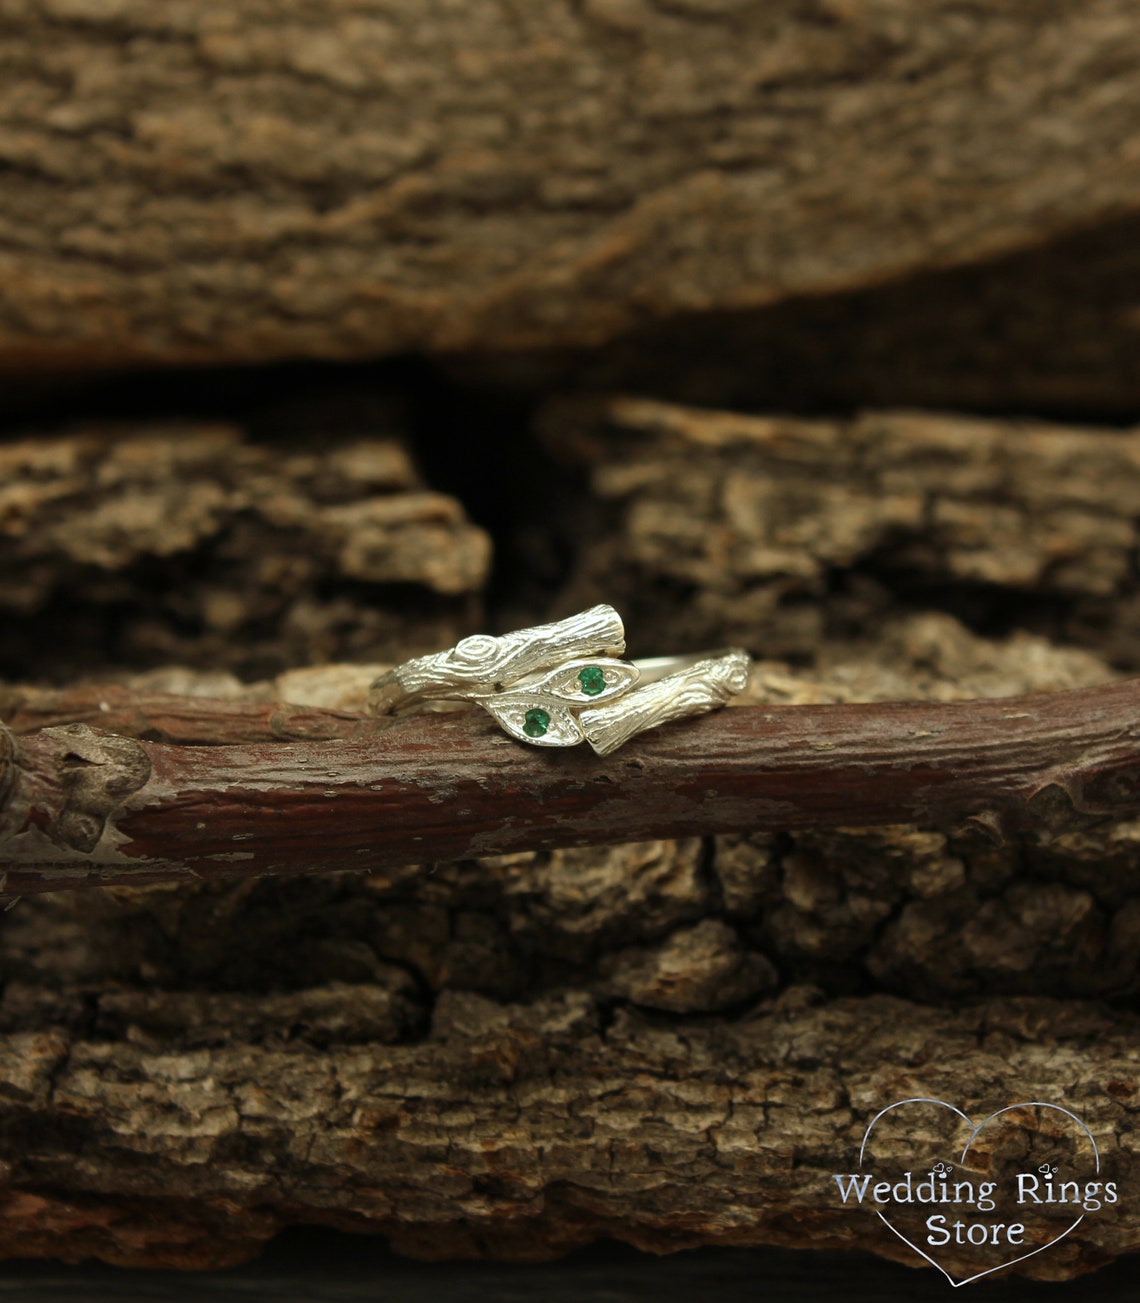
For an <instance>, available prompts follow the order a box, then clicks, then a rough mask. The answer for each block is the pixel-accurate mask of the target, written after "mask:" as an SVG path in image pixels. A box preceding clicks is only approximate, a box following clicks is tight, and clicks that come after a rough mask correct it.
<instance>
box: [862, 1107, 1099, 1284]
mask: <svg viewBox="0 0 1140 1303" xmlns="http://www.w3.org/2000/svg"><path fill="white" fill-rule="evenodd" d="M904 1104H938V1105H940V1106H941V1107H942V1108H946V1109H949V1110H950V1112H951V1113H954V1114H956V1115H957V1116H958V1117H960V1118H961V1119H962V1121H963V1122H965V1124H966V1125H967V1126H968V1127H970V1128H971V1130H970V1136H969V1139H968V1140H967V1141H966V1144H965V1147H964V1148H963V1150H962V1153H961V1156H960V1158H959V1160H958V1161H959V1162H960V1163H962V1164H965V1161H966V1155H967V1154H968V1153H969V1152H970V1147H971V1146H972V1145H973V1143H974V1141H975V1140H976V1139H977V1138H978V1134H979V1132H980V1131H981V1130H982V1128H983V1127H985V1126H987V1125H988V1124H989V1123H990V1122H992V1121H993V1120H994V1118H996V1117H1001V1115H1002V1114H1003V1113H1009V1112H1011V1111H1012V1110H1013V1109H1015V1108H1050V1109H1053V1110H1054V1111H1055V1112H1057V1113H1063V1114H1064V1115H1065V1116H1066V1117H1067V1118H1071V1119H1072V1120H1073V1121H1074V1122H1075V1123H1076V1124H1077V1126H1079V1127H1080V1128H1081V1130H1082V1131H1083V1132H1084V1133H1085V1135H1086V1136H1088V1138H1089V1144H1091V1145H1092V1151H1093V1160H1094V1163H1095V1166H1094V1168H1093V1170H1094V1172H1096V1173H1098V1174H1099V1172H1100V1150H1099V1149H1098V1148H1097V1143H1096V1140H1095V1138H1094V1137H1093V1133H1092V1132H1091V1131H1090V1130H1089V1129H1088V1127H1087V1126H1086V1125H1085V1123H1084V1122H1082V1121H1081V1119H1080V1118H1079V1117H1077V1115H1076V1114H1075V1113H1073V1112H1071V1111H1070V1110H1069V1109H1067V1108H1064V1107H1062V1105H1060V1104H1052V1103H1049V1102H1048V1101H1046V1100H1040V1099H1033V1100H1025V1101H1024V1102H1023V1103H1020V1104H1007V1105H1006V1106H1005V1107H1004V1108H999V1109H997V1110H995V1112H993V1113H991V1114H990V1115H989V1116H988V1117H985V1118H983V1119H982V1120H981V1122H979V1123H977V1124H976V1125H975V1124H974V1121H973V1119H972V1118H970V1117H969V1115H968V1114H966V1113H963V1112H962V1110H961V1109H960V1108H955V1107H954V1105H953V1104H947V1103H946V1101H945V1100H944V1099H933V1098H931V1097H929V1096H925V1095H918V1096H915V1097H914V1098H912V1099H899V1100H896V1101H895V1102H894V1103H893V1104H888V1105H887V1107H886V1108H884V1109H880V1110H879V1112H878V1113H876V1114H875V1116H874V1117H873V1118H872V1119H871V1120H870V1122H868V1123H867V1129H866V1131H864V1132H863V1143H862V1144H861V1145H860V1146H859V1167H860V1169H861V1168H862V1166H863V1155H864V1154H865V1153H866V1150H867V1141H868V1140H869V1139H870V1136H871V1130H872V1128H873V1127H874V1125H875V1123H876V1122H878V1120H879V1119H880V1118H881V1117H885V1116H886V1114H888V1113H890V1112H891V1110H892V1109H896V1108H901V1107H902V1106H903V1105H904ZM875 1215H876V1216H877V1217H878V1218H879V1220H880V1221H882V1222H883V1223H884V1224H885V1225H886V1226H887V1227H888V1229H890V1230H891V1231H893V1232H894V1233H895V1235H897V1236H898V1237H899V1239H900V1240H902V1242H903V1243H904V1244H905V1245H907V1247H908V1248H911V1249H913V1250H914V1251H915V1253H917V1254H918V1256H919V1257H920V1258H925V1259H926V1261H927V1262H929V1263H930V1265H931V1266H932V1267H937V1268H938V1270H939V1271H940V1272H941V1273H942V1274H943V1276H945V1277H946V1279H947V1280H948V1281H949V1282H950V1285H951V1287H952V1288H953V1289H959V1288H960V1287H961V1286H962V1285H969V1284H972V1283H973V1282H974V1281H975V1280H981V1279H982V1277H983V1276H990V1275H992V1274H993V1273H994V1272H995V1271H1004V1270H1005V1269H1006V1267H1012V1266H1014V1265H1015V1264H1016V1263H1018V1262H1024V1261H1025V1260H1026V1258H1032V1257H1035V1256H1036V1255H1037V1254H1038V1253H1044V1252H1045V1250H1046V1249H1051V1248H1052V1247H1053V1245H1054V1244H1060V1242H1061V1241H1062V1240H1063V1239H1064V1238H1065V1236H1066V1235H1068V1234H1070V1233H1071V1232H1072V1231H1074V1230H1076V1228H1077V1227H1078V1226H1079V1225H1080V1224H1081V1222H1083V1221H1084V1219H1085V1214H1084V1213H1081V1215H1080V1216H1079V1217H1078V1218H1077V1219H1076V1221H1074V1222H1073V1223H1072V1224H1071V1225H1070V1226H1067V1227H1066V1228H1065V1229H1064V1230H1063V1231H1062V1232H1061V1233H1060V1234H1059V1235H1055V1236H1054V1237H1053V1238H1052V1239H1051V1240H1048V1241H1046V1243H1044V1244H1041V1245H1038V1247H1037V1248H1036V1249H1031V1250H1030V1251H1029V1252H1028V1253H1023V1254H1021V1255H1020V1256H1019V1257H1016V1258H1010V1260H1009V1261H1008V1262H1002V1263H999V1264H998V1265H997V1266H996V1267H987V1268H986V1270H985V1271H979V1272H977V1273H976V1274H975V1275H973V1276H967V1277H966V1279H965V1280H955V1279H954V1277H953V1276H951V1275H950V1273H949V1272H948V1271H947V1270H946V1268H945V1267H943V1266H942V1264H941V1263H939V1262H936V1261H935V1260H934V1258H932V1257H931V1256H930V1254H929V1253H923V1251H922V1250H921V1249H920V1248H919V1247H918V1245H917V1244H914V1243H912V1242H911V1241H910V1240H908V1239H907V1237H906V1236H905V1235H904V1234H903V1233H902V1231H900V1230H899V1228H898V1227H897V1226H895V1225H894V1224H893V1223H892V1222H891V1221H890V1219H889V1218H887V1217H885V1216H884V1215H883V1214H882V1213H881V1212H879V1210H878V1209H877V1208H876V1209H875Z"/></svg>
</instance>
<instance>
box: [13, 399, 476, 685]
mask: <svg viewBox="0 0 1140 1303" xmlns="http://www.w3.org/2000/svg"><path fill="white" fill-rule="evenodd" d="M392 424H393V425H395V428H392V426H389V428H387V429H385V428H383V425H381V428H380V429H375V430H373V431H372V432H371V434H369V432H367V430H366V431H361V432H360V433H359V434H358V435H357V436H356V437H351V436H342V437H335V436H330V435H328V434H327V433H324V432H321V434H320V435H319V437H317V438H316V439H315V440H314V443H315V445H316V446H312V445H310V446H307V447H306V446H304V445H299V444H297V443H294V444H293V445H292V446H289V445H288V443H287V441H286V442H285V446H282V445H281V444H278V445H276V446H270V445H267V444H264V443H261V444H259V443H255V442H254V441H252V440H250V439H248V438H246V436H245V435H244V433H243V431H242V430H240V429H239V428H237V427H236V426H233V425H229V424H223V423H207V422H201V421H198V422H194V421H181V422H179V421H165V422H163V421H160V420H152V421H134V422H129V423H120V424H107V425H102V426H100V425H96V424H91V425H88V426H86V427H79V428H73V429H72V430H71V431H70V432H69V433H67V434H64V435H59V436H42V437H39V438H27V439H21V440H18V441H14V442H8V443H5V444H3V445H0V619H3V620H4V636H3V639H2V641H0V672H3V671H7V672H8V673H12V672H14V669H15V668H16V667H22V666H25V665H26V666H27V667H28V668H27V669H26V670H25V671H24V672H25V673H27V674H34V675H37V676H39V677H40V679H41V681H43V679H48V680H49V681H50V679H51V678H55V679H57V680H63V681H65V682H66V681H68V680H69V679H75V678H80V677H85V676H86V677H90V676H91V675H92V674H98V673H99V671H100V670H102V671H103V673H104V675H106V674H107V673H108V670H109V669H118V668H119V667H120V666H121V665H122V664H123V663H124V662H126V663H132V662H133V663H135V664H139V663H140V662H141V663H142V664H151V665H154V664H155V663H158V664H159V665H169V663H170V662H174V663H175V664H179V663H182V664H196V665H199V666H202V667H205V668H209V669H213V670H215V671H225V670H234V669H236V670H238V671H239V672H243V673H245V674H247V675H249V674H250V673H251V672H252V674H254V675H256V674H258V673H262V674H263V673H265V672H266V671H267V670H268V671H269V672H272V671H273V670H279V669H284V668H286V667H288V666H291V665H295V664H297V663H298V662H302V663H304V662H313V661H327V660H332V659H337V658H338V657H340V656H348V655H351V654H352V653H354V652H355V653H357V654H360V653H361V652H364V653H365V654H367V653H371V654H372V656H373V657H380V656H383V655H385V654H388V655H391V654H392V653H393V652H394V651H395V650H397V649H399V650H401V651H402V650H403V649H404V648H406V647H407V646H408V645H409V644H413V645H414V644H415V643H416V642H417V641H419V642H420V643H421V645H425V646H427V647H431V646H432V645H438V642H439V641H440V640H442V641H444V642H446V641H447V640H449V639H450V640H452V641H454V639H455V637H456V636H458V635H459V634H460V633H462V632H464V631H465V626H466V623H467V621H468V620H469V619H470V617H471V615H472V613H473V612H474V611H475V610H477V604H478V594H479V593H480V591H481V589H482V587H483V585H484V583H485V581H486V578H487V572H488V569H489V567H490V559H491V546H490V540H489V538H488V537H487V534H486V533H485V532H484V531H483V530H482V529H480V528H479V527H478V526H476V525H474V524H473V523H472V522H471V521H470V520H469V519H468V518H467V516H466V513H465V512H464V510H463V508H462V506H461V505H460V504H459V503H458V502H457V501H456V500H455V499H454V498H452V497H449V496H447V495H445V494H442V493H436V492H432V491H431V490H430V489H429V488H428V487H427V486H426V485H425V484H424V482H423V479H422V477H421V475H420V473H419V471H418V470H417V468H416V466H415V465H414V463H413V461H412V458H411V456H410V454H409V452H408V450H407V447H406V445H405V443H404V441H403V440H402V439H401V434H400V430H399V427H398V425H396V423H395V422H394V421H393V423H392ZM409 606H410V607H412V608H415V607H417V606H418V612H416V611H415V610H414V609H413V610H409V609H408V608H409ZM108 663H109V664H108Z"/></svg>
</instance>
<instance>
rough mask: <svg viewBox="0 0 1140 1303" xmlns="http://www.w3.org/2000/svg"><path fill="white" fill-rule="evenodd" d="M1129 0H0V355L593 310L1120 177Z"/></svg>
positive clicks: (334, 350)
mask: <svg viewBox="0 0 1140 1303" xmlns="http://www.w3.org/2000/svg"><path fill="white" fill-rule="evenodd" d="M1138 41H1140V37H1138V36H1137V30H1136V25H1135V22H1134V15H1133V13H1132V10H1131V7H1130V6H1129V5H1127V4H1126V3H1124V0H1097V3H1095V4H1091V5H1090V4H1087V3H1083V2H1081V0H1066V2H1065V3H1062V4H1059V5H1054V6H1051V7H1050V8H1049V9H1048V12H1047V13H1046V12H1044V11H1043V10H1042V8H1041V6H1040V5H1039V4H1037V3H1034V2H1033V0H1021V2H1020V3H1017V4H1012V5H1005V6H1002V8H1001V10H1000V11H991V10H989V9H986V8H984V7H981V8H979V7H975V8H972V9H971V8H964V7H962V6H961V5H957V4H950V3H939V4H930V3H926V2H924V0H876V2H875V3H871V4H859V5H848V4H840V3H824V4H819V5H814V6H809V7H807V8H805V7H803V6H801V5H798V4H795V3H792V0H782V2H781V3H779V4H775V5H773V4H763V5H761V4H754V3H750V2H749V0H732V2H725V3H721V2H717V3H713V2H711V0H684V3H672V4H668V5H666V4H658V3H654V2H653V0H584V2H583V3H569V2H567V3H559V4H552V5H541V6H527V7H522V8H520V7H517V6H516V7H503V6H500V5H496V4H492V3H490V0H481V2H480V3H477V4H473V5H465V6H449V7H445V8H439V9H437V10H434V11H432V13H431V14H430V16H425V14H424V12H423V9H422V6H420V5H417V4H415V3H413V0H357V3H355V4H353V5H351V6H347V7H345V6H342V7H338V8H335V9H330V8H328V7H327V6H319V5H313V4H311V3H308V0H277V2H275V3H272V4H268V3H264V2H263V0H241V2H240V3H238V4H236V5H230V6H226V7H225V8H224V9H219V8H218V7H217V6H209V5H183V6H178V7H173V8H172V7H170V6H162V7H160V8H156V7H155V6H153V5H148V4H145V3H142V0H122V2H120V3H114V4H104V3H74V2H73V0H6V2H5V3H4V5H3V6H2V7H0V66H2V67H3V70H4V76H3V78H2V79H0V167H3V169H4V177H5V184H4V185H3V187H2V188H0V284H2V285H3V291H2V297H0V359H2V360H3V361H4V362H5V363H6V364H7V365H8V366H9V367H10V368H11V367H17V366H22V365H24V364H26V363H29V362H35V363H41V364H46V363H50V364H53V365H59V364H65V363H66V364H107V363H117V364H121V363H124V362H128V361H132V362H139V361H167V362H169V361H196V360H206V359H216V360H224V361H226V362H232V361H233V360H235V359H238V358H247V359H253V358H269V357H282V356H296V355H304V356H310V357H316V356H324V357H329V356H338V357H344V356H353V355H355V356H362V355H367V356H375V355H376V354H378V353H382V352H391V351H399V350H407V349H412V348H416V349H432V350H459V349H466V348H486V347H500V348H501V347H519V346H522V347H533V346H535V345H544V344H547V345H548V344H554V343H561V344H567V343H595V342H597V341H599V340H601V339H605V338H609V337H612V336H614V335H616V334H617V333H619V332H621V331H623V330H626V329H628V328H630V327H631V326H634V325H638V324H640V323H643V322H644V321H645V320H646V319H647V318H648V319H654V318H660V317H664V316H668V315H671V314H676V313H678V312H682V311H689V310H707V309H710V308H731V307H738V308H739V307H750V306H757V305H763V304H767V303H773V302H777V301H780V300H784V299H787V298H789V297H791V296H802V295H811V296H817V295H821V294H826V293H834V292H836V291H841V290H850V289H858V288H863V287H867V286H872V285H877V284H880V283H882V282H883V281H885V280H887V279H889V278H892V277H894V278H898V277H903V276H907V275H911V274H913V273H915V272H917V271H929V270H930V269H932V268H945V267H952V266H955V265H961V264H965V263H970V262H973V261H977V260H979V259H982V258H986V257H991V256H993V255H996V254H999V253H1005V252H1010V251H1015V250H1023V249H1026V248H1031V247H1035V246H1037V245H1039V244H1040V243H1042V242H1043V241H1046V240H1048V239H1050V238H1054V237H1058V236H1062V235H1065V234H1068V233H1070V232H1072V231H1074V230H1078V229H1081V228H1089V227H1094V226H1096V225H1097V224H1101V223H1106V222H1109V221H1112V220H1116V219H1119V218H1120V217H1122V216H1125V215H1127V214H1135V213H1136V211H1137V209H1138V208H1140V168H1138V166H1137V158H1138V157H1140V90H1138V88H1137V83H1136V79H1135V76H1134V68H1135V66H1136V62H1137V58H1138V57H1140V49H1138V44H1137V43H1138Z"/></svg>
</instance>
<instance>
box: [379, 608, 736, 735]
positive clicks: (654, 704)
mask: <svg viewBox="0 0 1140 1303" xmlns="http://www.w3.org/2000/svg"><path fill="white" fill-rule="evenodd" d="M624 651H625V629H624V627H623V625H622V622H621V616H620V615H618V613H617V611H615V610H614V608H613V607H612V606H607V605H604V604H603V605H601V606H592V607H591V608H590V609H589V610H588V611H582V612H581V613H580V614H578V615H571V616H568V617H567V618H566V619H565V620H558V621H556V622H554V623H553V624H540V625H536V626H535V627H534V628H532V629H518V630H516V631H515V632H514V633H506V634H503V635H501V636H500V637H497V638H496V637H492V636H490V635H489V634H476V635H474V636H473V637H470V638H464V639H462V640H461V641H460V642H458V643H457V644H456V645H455V646H454V647H452V648H451V649H450V650H449V651H442V652H435V653H433V654H432V655H430V656H418V657H416V658H415V659H414V660H410V661H405V662H404V664H403V665H397V666H396V668H395V669H392V670H389V671H388V672H387V674H383V675H381V676H380V678H378V679H377V680H376V681H375V683H373V684H372V687H371V689H370V690H369V694H368V708H369V710H370V711H372V713H373V714H378V715H384V714H391V713H394V712H398V711H404V710H407V709H408V708H414V707H415V706H417V705H419V704H420V703H422V702H424V701H430V700H444V699H452V700H454V699H459V700H464V701H475V702H478V704H479V705H480V706H482V707H483V708H484V710H486V711H487V712H488V713H489V714H490V715H492V716H493V717H494V718H495V719H496V720H497V721H498V723H499V724H500V725H501V726H502V728H503V729H504V730H505V731H506V732H507V733H509V734H510V735H511V737H513V738H517V739H518V741H520V742H527V743H530V744H531V745H532V746H546V747H566V746H576V745H577V744H578V743H579V742H589V744H590V745H591V746H592V747H593V748H594V750H595V751H596V752H597V753H598V755H600V756H604V755H608V754H609V753H610V752H611V751H615V750H616V749H617V748H618V747H619V746H621V745H622V743H623V742H626V741H628V740H629V739H630V738H631V737H633V736H634V735H635V734H637V733H642V732H644V731H645V730H646V729H650V728H657V727H658V725H660V724H667V723H669V722H670V721H672V720H676V719H687V718H689V717H690V716H692V715H701V714H704V713H705V712H706V711H709V710H715V709H716V708H717V707H718V706H723V705H724V704H725V702H726V701H727V700H728V699H729V697H731V696H733V695H734V694H735V693H737V692H739V691H741V689H742V688H743V687H744V685H745V684H746V683H747V681H748V666H749V663H750V660H749V656H748V653H747V652H745V651H742V650H741V649H740V648H738V647H726V648H724V649H722V650H720V651H713V652H699V653H697V654H695V655H687V656H657V657H654V658H652V659H650V660H641V661H630V660H625V659H624V658H623V656H622V653H623V652H624Z"/></svg>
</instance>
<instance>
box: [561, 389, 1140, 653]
mask: <svg viewBox="0 0 1140 1303" xmlns="http://www.w3.org/2000/svg"><path fill="white" fill-rule="evenodd" d="M538 428H539V432H540V433H541V435H542V437H543V438H544V440H545V441H546V443H547V445H548V446H549V447H550V448H551V450H552V452H554V453H555V454H556V455H558V456H559V457H561V458H562V459H564V461H566V462H568V463H570V464H572V465H574V466H577V467H582V468H585V469H586V470H587V471H588V474H589V477H590V485H591V489H592V492H593V495H594V497H595V498H596V499H597V500H598V501H599V502H600V504H602V505H601V506H600V507H598V508H596V509H595V512H594V517H593V518H592V520H591V522H590V543H589V546H588V547H583V548H582V550H581V554H580V556H581V560H580V564H579V568H578V572H577V575H576V576H575V578H574V579H573V580H572V581H571V583H570V584H569V585H568V586H567V589H566V590H565V591H564V592H563V593H561V594H560V596H559V602H560V603H561V604H563V605H565V606H567V607H569V608H573V607H574V606H575V605H588V604H589V603H590V602H591V601H597V600H601V599H600V598H599V597H597V596H595V594H598V593H603V592H604V593H605V594H607V596H606V597H605V599H604V600H607V601H610V602H613V603H614V604H615V605H617V606H619V607H620V608H621V609H622V610H623V612H626V613H627V614H626V619H627V627H628V628H629V629H630V631H631V640H632V638H634V637H641V638H643V639H644V640H645V642H644V644H643V645H644V646H646V647H649V646H654V645H661V644H663V643H665V641H666V640H669V642H668V645H670V646H677V645H682V646H685V647H687V648H693V649H696V648H700V647H703V646H706V645H709V642H710V640H712V641H717V640H720V641H724V640H728V641H737V640H739V641H742V642H743V643H744V644H745V645H746V646H749V647H751V648H752V649H754V650H756V651H763V652H764V653H765V654H767V655H771V656H777V657H778V656H797V657H808V656H810V657H812V658H825V659H826V658H827V656H828V655H829V652H828V647H829V644H830V643H832V642H833V641H835V640H837V639H838V640H850V639H851V638H853V637H854V638H860V637H861V638H862V639H864V641H865V642H873V641H874V640H876V639H877V638H878V636H879V633H880V630H881V628H882V625H883V623H884V622H886V621H891V620H892V619H897V617H898V613H899V607H900V605H904V604H909V603H913V604H917V605H921V606H924V607H928V606H930V605H933V604H935V603H940V604H942V605H943V606H948V607H949V608H950V609H958V610H960V611H962V612H963V613H964V614H969V615H972V616H973V617H974V618H975V619H979V620H982V619H987V618H988V620H989V622H990V623H991V624H998V625H1000V624H1001V623H1002V622H1003V621H1004V622H1006V623H1009V624H1012V625H1013V626H1014V627H1018V628H1021V629H1023V630H1024V629H1026V628H1030V629H1035V630H1036V631H1038V632H1040V633H1045V634H1047V635H1049V636H1050V637H1051V638H1052V639H1054V640H1055V641H1058V642H1062V643H1064V642H1071V643H1075V644H1078V645H1079V644H1082V643H1083V644H1084V645H1086V646H1090V647H1093V648H1095V651H1096V653H1097V654H1098V655H1099V656H1101V657H1104V658H1106V659H1108V660H1109V661H1111V662H1112V663H1114V664H1116V665H1119V666H1121V667H1129V668H1135V667H1136V666H1140V588H1138V586H1137V582H1136V574H1135V566H1134V558H1135V555H1136V551H1137V548H1138V547H1140V536H1138V534H1137V528H1136V515H1135V504H1136V502H1137V501H1138V500H1140V433H1138V432H1137V431H1136V430H1134V429H1130V430H1106V429H1095V428H1080V427H1073V426H1066V425H1057V424H1050V423H1046V422H1041V421H1032V420H1020V421H1012V420H1004V421H992V420H981V419H977V418H970V417H963V416H957V415H953V414H937V413H930V412H868V413H865V414H863V415H861V416H858V417H856V418H854V419H851V420H836V419H823V420H811V421H807V420H797V419H793V418H785V417H761V416H750V415H745V414H741V413H736V412H717V411H709V410H707V409H696V408H686V407H681V406H677V405H674V404H669V403H663V402H658V401H655V400H652V399H638V398H630V397H617V398H606V399H587V400H581V399H569V400H564V401H561V402H558V401H555V402H551V403H550V404H548V405H547V407H546V409H545V410H544V412H543V413H542V414H541V415H540V417H539V422H538ZM637 654H640V652H638V653H637Z"/></svg>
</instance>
